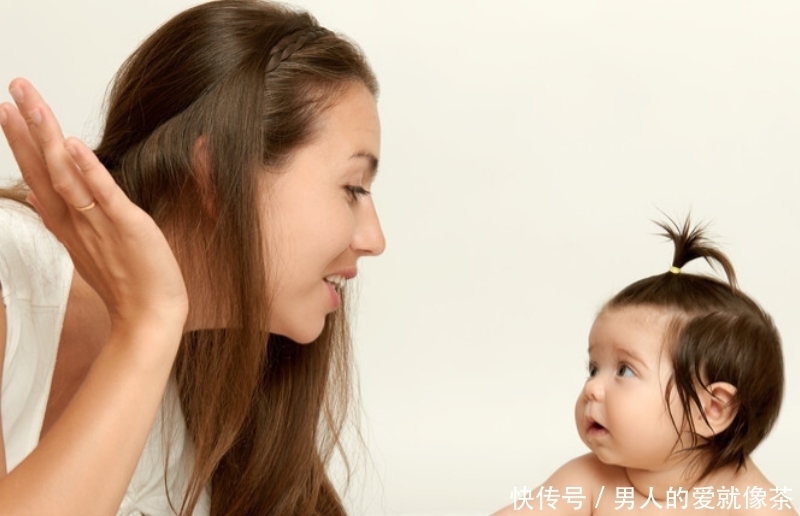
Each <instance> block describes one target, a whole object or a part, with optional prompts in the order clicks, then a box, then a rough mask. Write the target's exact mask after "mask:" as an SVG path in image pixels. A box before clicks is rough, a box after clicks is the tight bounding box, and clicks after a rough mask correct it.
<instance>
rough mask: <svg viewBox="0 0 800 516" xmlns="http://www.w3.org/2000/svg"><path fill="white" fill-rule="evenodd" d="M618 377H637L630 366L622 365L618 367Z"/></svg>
mask: <svg viewBox="0 0 800 516" xmlns="http://www.w3.org/2000/svg"><path fill="white" fill-rule="evenodd" d="M617 376H622V377H626V376H636V372H635V371H634V370H633V369H631V367H630V366H629V365H628V364H620V365H619V367H617Z"/></svg>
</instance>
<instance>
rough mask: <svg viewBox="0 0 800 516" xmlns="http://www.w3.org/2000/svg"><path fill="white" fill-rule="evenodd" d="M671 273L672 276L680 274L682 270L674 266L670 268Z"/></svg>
mask: <svg viewBox="0 0 800 516" xmlns="http://www.w3.org/2000/svg"><path fill="white" fill-rule="evenodd" d="M669 272H671V273H672V274H680V273H681V268H680V267H675V266H674V265H673V266H672V267H670V268H669Z"/></svg>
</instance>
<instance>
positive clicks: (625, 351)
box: [614, 346, 650, 369]
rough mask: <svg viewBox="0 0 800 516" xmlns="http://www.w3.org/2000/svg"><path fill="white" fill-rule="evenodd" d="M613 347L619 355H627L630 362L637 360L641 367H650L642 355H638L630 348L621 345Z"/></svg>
mask: <svg viewBox="0 0 800 516" xmlns="http://www.w3.org/2000/svg"><path fill="white" fill-rule="evenodd" d="M614 349H615V350H616V351H617V352H618V353H619V354H620V355H623V356H625V357H627V358H628V359H629V360H631V361H632V362H637V363H638V364H640V365H642V366H643V367H646V368H647V369H650V366H648V365H647V362H646V361H645V360H644V359H643V358H642V357H640V356H639V355H638V354H636V353H635V352H634V351H632V350H630V349H628V348H625V347H622V346H616V347H615V348H614Z"/></svg>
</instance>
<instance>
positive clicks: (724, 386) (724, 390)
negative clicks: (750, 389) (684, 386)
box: [694, 382, 739, 439]
mask: <svg viewBox="0 0 800 516" xmlns="http://www.w3.org/2000/svg"><path fill="white" fill-rule="evenodd" d="M736 392H737V390H736V387H734V386H733V385H731V384H729V383H727V382H714V383H712V384H709V385H707V386H706V387H705V388H703V387H700V388H698V389H697V395H698V396H699V397H700V401H701V403H702V404H703V413H702V414H701V413H699V412H698V413H697V414H696V415H695V416H694V417H695V422H694V428H695V432H696V433H697V435H700V436H702V437H705V438H707V439H708V438H711V437H713V436H715V435H716V434H718V433H720V432H723V431H724V430H725V429H726V428H728V426H730V424H731V422H733V419H734V418H735V417H736V413H737V411H738V409H739V407H738V404H737V403H736ZM703 415H705V419H704V418H703ZM706 421H707V422H706Z"/></svg>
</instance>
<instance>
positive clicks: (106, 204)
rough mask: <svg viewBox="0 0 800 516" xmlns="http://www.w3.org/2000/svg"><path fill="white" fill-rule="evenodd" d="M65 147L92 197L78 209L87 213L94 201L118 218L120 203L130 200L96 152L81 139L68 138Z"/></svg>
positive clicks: (112, 216)
mask: <svg viewBox="0 0 800 516" xmlns="http://www.w3.org/2000/svg"><path fill="white" fill-rule="evenodd" d="M65 148H66V150H67V153H68V154H69V156H70V158H72V160H73V161H74V163H75V165H76V166H77V168H78V171H79V173H80V176H81V179H82V181H83V183H84V184H85V185H86V188H87V192H88V195H89V197H90V199H91V200H90V201H89V203H87V204H85V205H83V207H76V208H77V209H78V211H81V212H83V213H86V212H88V211H89V210H91V209H93V208H94V206H92V203H94V204H95V205H96V206H99V207H100V208H102V209H103V211H105V212H106V214H108V215H109V217H110V218H116V216H118V215H119V211H120V206H119V205H120V203H128V202H130V201H129V200H128V198H127V197H125V196H124V195H123V194H122V191H121V190H120V189H119V187H118V186H117V183H115V182H114V179H113V178H112V177H111V174H109V173H108V170H106V168H105V167H104V166H103V164H102V163H100V160H99V159H97V156H96V155H95V153H94V152H92V150H91V149H89V148H88V147H87V146H86V145H85V144H84V143H83V142H82V141H80V140H79V139H77V138H69V139H67V141H66V142H65Z"/></svg>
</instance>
